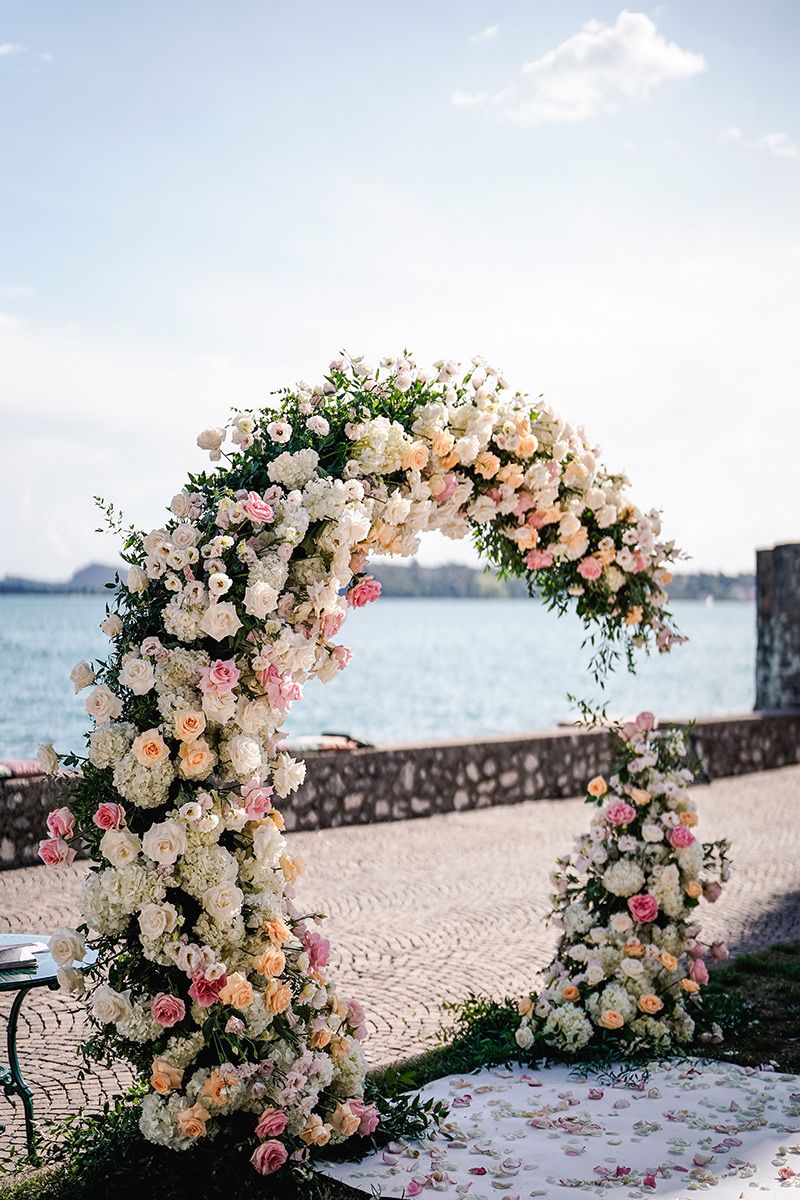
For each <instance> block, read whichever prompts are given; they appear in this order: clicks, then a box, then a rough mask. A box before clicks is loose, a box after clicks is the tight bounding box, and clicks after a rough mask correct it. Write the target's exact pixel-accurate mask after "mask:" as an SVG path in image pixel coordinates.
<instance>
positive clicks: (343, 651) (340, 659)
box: [331, 646, 353, 671]
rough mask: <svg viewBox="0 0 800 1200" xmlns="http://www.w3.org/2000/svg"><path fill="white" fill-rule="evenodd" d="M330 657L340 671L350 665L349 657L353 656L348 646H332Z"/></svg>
mask: <svg viewBox="0 0 800 1200" xmlns="http://www.w3.org/2000/svg"><path fill="white" fill-rule="evenodd" d="M331 657H332V658H333V660H334V662H335V663H336V665H337V667H338V668H339V670H340V671H343V670H344V669H345V667H347V666H349V665H350V659H351V658H352V657H353V651H352V650H351V649H350V647H349V646H334V647H333V649H332V650H331Z"/></svg>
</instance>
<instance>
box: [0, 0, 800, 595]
mask: <svg viewBox="0 0 800 1200" xmlns="http://www.w3.org/2000/svg"><path fill="white" fill-rule="evenodd" d="M799 57H800V8H799V7H798V5H797V4H796V3H795V2H793V0H782V2H778V0H761V2H760V3H758V4H754V3H736V2H731V0H727V2H726V3H718V2H716V0H703V3H702V4H698V3H697V2H696V0H691V2H690V0H679V2H674V3H666V4H663V5H658V6H657V7H650V8H646V9H645V8H642V9H639V8H636V7H635V6H634V7H633V8H632V9H631V10H630V11H629V12H625V11H624V10H622V9H621V8H620V5H619V3H617V4H610V3H606V2H604V0H597V2H592V3H590V2H588V0H587V2H584V0H559V2H558V3H556V2H555V0H551V2H548V3H533V2H531V0H528V2H527V3H523V2H522V0H483V2H472V0H459V2H458V3H455V2H454V3H449V4H446V3H440V4H431V3H430V2H426V3H418V2H416V0H404V2H403V3H402V4H400V3H390V2H388V0H386V2H380V0H372V2H371V3H356V2H346V0H343V2H339V3H337V2H335V0H327V2H325V3H306V2H302V0H298V2H297V3H294V4H290V5H287V4H280V3H275V2H270V0H261V2H260V3H256V2H250V0H236V3H230V4H222V3H209V2H197V0H193V2H192V3H188V2H183V0H177V2H169V3H163V2H162V3H150V2H146V0H136V3H133V2H132V0H128V2H125V0H120V2H118V3H114V4H108V3H101V2H96V3H82V2H80V0H73V2H72V3H69V4H64V3H63V0H62V2H49V3H45V2H40V0H26V2H22V0H0V114H2V115H1V116H0V162H1V163H2V167H1V168H0V361H2V364H3V366H2V370H1V371H0V407H2V430H3V438H2V444H3V460H4V462H3V470H2V472H1V473H0V501H2V502H3V503H4V511H6V512H9V511H13V512H14V513H15V521H14V522H12V524H11V527H10V528H9V529H7V531H6V537H5V538H4V542H3V547H2V550H0V574H2V573H5V572H24V573H27V574H31V575H36V576H40V577H53V578H57V577H60V576H64V575H66V574H67V573H68V572H69V571H71V570H72V569H73V567H75V566H76V565H78V564H80V563H82V562H85V561H87V560H88V559H89V558H106V559H107V558H109V556H110V554H111V548H110V546H109V544H108V543H107V542H104V541H103V540H102V539H100V538H99V537H98V536H97V535H95V534H94V533H93V529H94V526H95V524H96V520H95V516H94V512H93V509H92V504H91V496H92V494H93V493H96V492H100V493H101V494H104V495H107V496H109V497H113V498H114V499H115V500H116V501H117V502H118V503H119V504H120V505H121V506H122V507H123V509H124V510H125V511H126V513H127V514H128V516H129V517H130V518H131V519H133V520H135V521H136V522H137V523H141V524H145V525H148V526H149V525H150V524H154V523H157V522H159V521H160V519H161V516H160V514H161V506H162V505H163V504H164V503H166V502H168V500H169V498H170V496H171V495H172V493H173V492H174V491H175V490H176V488H177V486H178V485H179V484H180V482H181V479H182V477H183V475H184V474H185V471H186V470H187V469H189V468H191V467H195V466H197V465H199V463H200V462H201V457H202V456H201V455H200V452H199V451H197V450H196V448H195V446H194V438H195V435H196V433H197V431H198V430H199V429H200V428H202V427H203V426H204V425H207V424H209V423H219V421H220V420H221V419H222V418H223V417H224V415H225V414H226V413H227V410H228V408H229V406H231V405H233V404H236V405H250V404H258V403H259V402H261V401H262V400H264V399H265V398H266V396H267V393H268V392H269V390H270V389H271V388H273V387H276V386H280V385H282V384H285V383H290V382H292V381H293V380H295V379H297V378H301V377H302V378H307V379H311V380H314V379H316V378H318V377H319V376H320V374H321V373H322V371H323V370H324V368H325V365H326V364H327V362H328V360H329V358H330V357H331V355H332V354H333V353H335V352H336V351H338V350H339V349H340V348H341V347H346V348H349V349H352V350H354V351H363V352H366V353H367V354H369V355H371V356H374V357H375V358H378V357H380V356H381V355H383V354H388V353H392V352H395V351H396V350H398V349H400V348H402V347H403V346H409V347H411V348H412V349H413V350H414V351H415V352H416V354H417V356H418V357H419V359H420V360H426V359H427V360H429V359H433V358H436V357H439V356H464V357H468V356H470V355H472V354H474V353H482V354H484V355H486V356H487V357H488V358H489V359H491V360H492V361H494V362H496V363H497V364H498V365H499V366H501V367H502V368H503V369H504V370H505V372H506V374H507V375H508V376H509V378H510V379H511V381H512V382H513V383H514V384H515V385H519V386H521V387H523V388H525V389H527V390H529V391H531V392H532V393H534V394H538V393H539V392H544V393H545V394H546V395H547V396H548V398H549V399H551V400H552V401H553V403H555V404H557V405H558V406H559V407H560V409H561V410H562V411H563V412H564V413H565V415H567V416H569V417H570V418H571V419H573V420H574V421H576V422H581V423H583V424H584V425H585V426H586V427H587V429H588V430H589V431H590V433H591V434H592V436H593V437H594V438H595V439H596V441H598V442H599V443H600V444H601V445H602V446H603V449H604V457H605V459H606V461H607V462H608V464H609V465H610V466H614V467H623V468H625V469H626V470H627V471H628V473H629V475H630V477H631V479H632V481H633V485H634V495H635V497H636V499H637V500H639V501H640V502H641V503H642V504H643V506H647V507H649V506H650V505H652V504H656V505H658V506H660V507H663V508H664V510H665V516H666V525H667V528H668V530H669V531H670V532H672V533H674V535H675V536H676V537H677V538H678V539H679V541H680V542H681V543H682V544H683V545H684V546H685V547H686V548H687V550H688V551H689V552H690V553H691V554H692V555H693V558H694V564H693V565H694V566H695V567H697V568H709V569H718V568H721V569H728V570H746V569H748V568H749V567H750V566H751V564H752V561H753V551H754V548H755V546H756V545H763V544H769V543H771V542H774V541H779V540H791V539H796V538H797V537H800V503H798V501H797V495H796V492H797V479H798V467H800V461H799V460H800V450H798V446H800V415H798V414H799V413H800V404H798V382H797V381H798V376H799V375H800V371H799V370H798V368H800V361H798V360H799V359H800V352H799V351H798V338H797V328H798V317H800V228H798V217H797V213H798V211H799V206H798V198H799V193H800V84H798V76H797V69H796V64H797V61H798V58H799ZM526 64H527V66H526ZM468 554H469V551H468V550H467V548H466V547H464V546H461V545H458V544H456V545H451V544H449V543H441V542H433V543H431V544H430V545H428V546H426V548H425V551H424V555H425V557H426V558H427V560H428V561H432V560H437V559H438V560H442V559H447V558H456V557H457V558H462V559H463V558H464V557H465V556H466V555H468Z"/></svg>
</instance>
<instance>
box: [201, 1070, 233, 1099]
mask: <svg viewBox="0 0 800 1200" xmlns="http://www.w3.org/2000/svg"><path fill="white" fill-rule="evenodd" d="M235 1086H236V1084H235V1083H234V1082H232V1081H230V1080H228V1079H226V1078H225V1076H224V1075H220V1073H219V1071H217V1070H216V1069H215V1070H213V1071H212V1072H211V1074H210V1075H209V1077H208V1079H206V1081H205V1083H204V1084H203V1086H202V1088H201V1092H202V1095H203V1096H204V1098H205V1099H206V1100H209V1101H210V1102H211V1103H212V1104H224V1103H225V1101H226V1100H227V1099H228V1093H229V1092H230V1091H231V1090H232V1088H234V1087H235Z"/></svg>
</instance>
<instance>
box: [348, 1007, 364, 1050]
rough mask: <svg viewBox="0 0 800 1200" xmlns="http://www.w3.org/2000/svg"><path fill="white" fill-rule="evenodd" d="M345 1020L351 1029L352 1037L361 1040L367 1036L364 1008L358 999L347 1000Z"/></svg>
mask: <svg viewBox="0 0 800 1200" xmlns="http://www.w3.org/2000/svg"><path fill="white" fill-rule="evenodd" d="M347 1021H348V1024H349V1025H350V1027H351V1028H352V1030H353V1037H354V1038H357V1039H358V1041H360V1042H363V1040H364V1038H365V1037H366V1036H367V1025H366V1019H365V1017H364V1009H363V1008H362V1006H361V1004H360V1003H359V1002H358V1000H348V1002H347Z"/></svg>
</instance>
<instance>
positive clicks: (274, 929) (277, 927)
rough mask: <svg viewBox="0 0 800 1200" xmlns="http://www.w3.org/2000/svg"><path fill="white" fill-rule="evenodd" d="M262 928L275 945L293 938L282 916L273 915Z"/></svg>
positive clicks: (280, 944) (282, 943)
mask: <svg viewBox="0 0 800 1200" xmlns="http://www.w3.org/2000/svg"><path fill="white" fill-rule="evenodd" d="M270 815H271V814H270ZM261 928H262V929H263V930H264V933H266V934H267V935H268V936H269V940H270V941H271V942H272V944H273V946H284V945H285V944H286V943H287V942H290V941H291V940H292V931H291V929H289V926H288V925H287V924H286V922H285V921H284V920H282V919H281V918H280V917H271V918H270V920H268V921H265V922H264V924H263V925H262V926H261Z"/></svg>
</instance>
